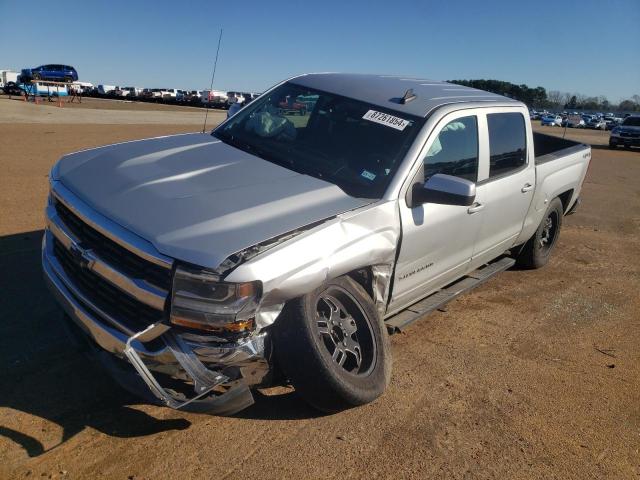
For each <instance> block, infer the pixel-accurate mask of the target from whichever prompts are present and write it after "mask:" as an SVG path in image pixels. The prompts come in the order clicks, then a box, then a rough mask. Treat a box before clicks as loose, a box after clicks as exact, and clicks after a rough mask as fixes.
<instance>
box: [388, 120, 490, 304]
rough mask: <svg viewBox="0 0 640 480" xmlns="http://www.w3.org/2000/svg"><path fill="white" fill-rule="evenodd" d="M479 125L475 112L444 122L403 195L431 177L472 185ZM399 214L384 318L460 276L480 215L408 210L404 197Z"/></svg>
mask: <svg viewBox="0 0 640 480" xmlns="http://www.w3.org/2000/svg"><path fill="white" fill-rule="evenodd" d="M482 121H483V118H479V111H478V110H476V109H470V110H462V111H458V112H454V113H451V114H449V115H446V116H445V117H443V119H442V120H441V121H440V122H439V123H438V125H437V126H436V128H434V131H433V133H432V134H431V135H430V136H429V139H428V140H427V142H426V143H425V145H424V146H423V149H422V152H421V154H420V157H419V158H420V160H419V162H418V163H417V164H416V165H415V166H414V170H413V171H412V173H411V174H410V176H409V178H410V179H411V181H410V182H408V185H407V191H409V189H411V187H412V186H413V185H415V184H420V183H423V182H424V181H425V180H426V179H428V178H429V177H430V176H432V175H434V174H436V173H445V174H448V175H455V176H459V177H462V178H465V179H467V180H471V181H473V182H475V181H476V179H477V177H478V166H479V164H480V163H481V162H482V161H483V160H481V159H482V157H483V156H485V155H486V151H487V150H486V145H484V143H483V142H482V141H481V138H484V137H483V136H481V135H480V131H482V129H483V125H481V122H482ZM484 162H486V159H485V160H484ZM399 209H400V218H401V222H402V242H401V245H400V252H399V254H398V260H397V264H396V269H395V274H394V283H393V295H392V300H391V303H390V305H389V312H394V311H397V310H400V309H402V308H404V307H406V306H408V305H410V304H412V303H414V302H415V301H417V300H419V299H420V298H423V297H425V296H426V295H428V294H429V293H431V292H432V291H434V290H436V289H437V288H440V287H442V286H444V285H446V284H447V283H449V282H451V281H452V280H455V279H456V278H457V277H459V276H460V275H462V274H464V273H465V271H466V269H467V268H468V265H469V262H470V260H471V255H472V253H473V245H474V241H475V238H476V235H477V233H478V230H479V228H480V223H481V221H482V216H483V214H482V212H478V213H471V212H469V211H468V207H463V206H455V205H438V204H430V203H427V204H424V205H419V206H414V207H410V206H409V205H408V204H407V201H406V195H405V192H404V191H403V193H402V194H401V198H400V200H399Z"/></svg>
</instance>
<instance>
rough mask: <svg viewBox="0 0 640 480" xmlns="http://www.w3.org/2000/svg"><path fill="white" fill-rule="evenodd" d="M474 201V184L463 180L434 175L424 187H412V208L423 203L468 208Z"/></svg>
mask: <svg viewBox="0 0 640 480" xmlns="http://www.w3.org/2000/svg"><path fill="white" fill-rule="evenodd" d="M475 199H476V184H475V183H473V182H471V181H469V180H465V179H464V178H460V177H454V176H452V175H445V174H443V173H436V174H435V175H433V176H432V177H431V178H429V180H427V181H426V182H425V183H424V185H420V184H416V185H414V186H413V191H412V195H411V200H412V201H411V203H412V205H411V206H412V207H417V206H418V205H422V204H425V203H438V204H440V205H460V206H464V207H468V206H470V205H472V204H473V202H474V200H475Z"/></svg>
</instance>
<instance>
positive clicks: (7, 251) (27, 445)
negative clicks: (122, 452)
mask: <svg viewBox="0 0 640 480" xmlns="http://www.w3.org/2000/svg"><path fill="white" fill-rule="evenodd" d="M42 234H43V232H42V230H39V231H33V232H29V233H24V234H19V235H11V236H6V237H2V238H0V291H1V292H2V295H1V296H0V338H1V339H2V340H1V346H0V364H2V365H3V368H1V369H0V385H2V387H1V388H0V408H10V409H13V410H16V411H20V412H25V413H27V414H30V415H36V416H38V417H41V418H44V419H47V420H49V421H51V422H55V423H57V424H58V425H60V426H61V427H62V430H63V434H62V442H64V441H66V440H68V439H69V438H71V437H73V436H74V435H75V434H76V433H78V432H80V431H82V430H83V429H84V428H85V427H87V426H90V427H92V428H95V429H96V430H98V431H101V432H103V433H105V434H107V435H113V436H118V437H137V436H143V435H151V434H154V433H158V432H162V431H165V430H174V429H185V428H188V427H189V426H190V425H191V424H190V422H189V421H187V420H185V419H170V420H158V419H156V418H153V417H152V416H150V415H148V414H146V413H144V412H141V411H139V410H136V409H134V408H130V407H129V405H132V404H135V403H136V399H135V398H132V396H131V395H129V394H128V393H126V392H125V391H124V390H122V389H121V388H120V387H118V386H117V384H116V383H115V382H113V381H112V380H111V378H109V377H108V376H106V375H105V373H104V372H103V371H102V370H101V369H100V368H99V366H98V365H97V364H95V363H93V362H91V361H89V360H88V359H87V358H86V357H85V356H84V355H83V354H82V353H80V352H78V351H77V348H76V347H75V344H74V342H73V341H72V339H71V338H69V335H68V334H67V330H66V329H65V328H64V325H63V323H62V322H63V317H62V315H63V314H62V311H61V310H60V309H59V308H58V306H57V305H56V304H55V302H54V300H53V297H52V296H51V295H50V294H49V292H48V291H47V289H46V286H45V284H44V281H43V279H42V270H41V267H40V242H41V239H42ZM4 415H5V416H4V418H3V417H0V419H2V425H0V435H2V436H4V437H6V438H9V439H10V440H12V441H14V442H15V443H17V444H19V445H21V446H22V447H23V448H24V449H25V450H26V451H27V453H28V454H29V456H32V457H33V456H37V455H40V454H42V453H44V452H45V448H44V447H43V445H42V443H41V442H40V441H39V440H38V439H36V438H33V437H32V436H30V435H28V434H26V433H24V432H23V431H20V430H19V429H18V428H15V427H16V424H15V422H12V421H11V420H12V418H10V417H9V416H10V415H11V413H10V411H7V410H5V412H4ZM9 425H10V426H9ZM12 427H13V428H12ZM25 429H26V427H25Z"/></svg>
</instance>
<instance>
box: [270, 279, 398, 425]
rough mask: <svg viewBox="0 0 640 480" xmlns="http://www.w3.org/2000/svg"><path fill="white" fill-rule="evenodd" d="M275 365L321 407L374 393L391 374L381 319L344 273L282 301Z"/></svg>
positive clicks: (347, 404) (357, 401) (343, 405)
mask: <svg viewBox="0 0 640 480" xmlns="http://www.w3.org/2000/svg"><path fill="white" fill-rule="evenodd" d="M274 346H275V349H274V351H275V354H276V357H277V361H278V364H279V365H280V366H281V368H282V370H283V372H284V374H285V375H286V376H287V378H288V379H289V380H290V381H291V383H292V385H293V386H294V387H295V389H296V391H297V392H298V393H299V394H300V396H301V397H302V398H303V399H304V400H305V401H306V402H307V403H309V404H310V405H311V406H313V407H315V408H317V409H318V410H321V411H323V412H329V413H331V412H337V411H340V410H344V409H347V408H351V407H354V406H357V405H363V404H365V403H369V402H372V401H373V400H375V399H376V398H378V397H379V396H380V395H382V393H383V392H384V390H385V389H386V387H387V385H388V384H389V381H390V378H391V352H390V348H389V338H388V334H387V331H386V328H385V326H384V323H383V321H382V319H381V318H380V316H379V315H378V312H377V310H376V308H375V305H374V303H373V301H372V300H371V297H369V295H368V294H367V292H366V291H365V290H364V289H363V288H362V286H360V285H359V284H358V283H357V282H355V281H354V280H353V279H352V278H350V277H347V276H345V277H339V278H336V279H333V280H330V281H328V282H326V283H325V284H324V285H323V286H322V287H320V288H318V289H316V290H314V291H313V292H311V293H309V294H307V295H305V296H303V297H301V298H298V299H296V300H293V301H291V302H289V303H288V304H287V306H286V307H285V310H284V311H283V313H282V315H281V317H280V318H279V319H278V322H277V323H276V325H275V329H274Z"/></svg>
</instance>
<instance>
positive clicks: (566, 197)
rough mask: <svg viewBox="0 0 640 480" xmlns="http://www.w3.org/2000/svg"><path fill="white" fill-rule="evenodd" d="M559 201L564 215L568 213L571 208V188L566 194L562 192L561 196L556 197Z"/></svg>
mask: <svg viewBox="0 0 640 480" xmlns="http://www.w3.org/2000/svg"><path fill="white" fill-rule="evenodd" d="M557 198H559V199H560V201H561V202H562V211H563V212H564V213H565V214H566V213H567V212H568V211H569V208H570V207H571V204H570V202H571V198H573V188H570V189H569V190H567V191H566V192H562V193H561V194H559V195H558V197H557Z"/></svg>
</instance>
